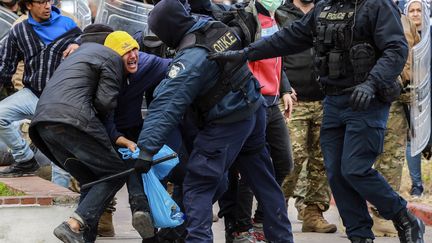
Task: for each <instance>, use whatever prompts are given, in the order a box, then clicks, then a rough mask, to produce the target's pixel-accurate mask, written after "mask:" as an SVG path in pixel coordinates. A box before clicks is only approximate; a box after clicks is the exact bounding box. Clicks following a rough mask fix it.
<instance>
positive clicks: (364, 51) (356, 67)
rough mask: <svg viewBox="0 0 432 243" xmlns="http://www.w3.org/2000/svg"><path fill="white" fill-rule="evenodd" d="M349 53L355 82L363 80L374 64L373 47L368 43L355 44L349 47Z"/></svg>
mask: <svg viewBox="0 0 432 243" xmlns="http://www.w3.org/2000/svg"><path fill="white" fill-rule="evenodd" d="M349 55H350V62H351V64H352V67H353V73H354V81H355V83H356V84H359V83H362V82H364V81H365V80H366V78H367V76H368V74H369V72H370V70H371V69H372V67H373V66H374V65H375V60H376V59H375V50H374V48H373V47H372V45H370V44H369V43H361V44H357V45H354V46H353V47H351V49H350V52H349Z"/></svg>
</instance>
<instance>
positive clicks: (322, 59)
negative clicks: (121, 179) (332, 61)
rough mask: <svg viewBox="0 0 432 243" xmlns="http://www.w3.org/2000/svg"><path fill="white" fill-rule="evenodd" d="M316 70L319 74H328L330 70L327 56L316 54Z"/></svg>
mask: <svg viewBox="0 0 432 243" xmlns="http://www.w3.org/2000/svg"><path fill="white" fill-rule="evenodd" d="M314 62H315V65H314V66H315V71H316V73H318V74H319V76H321V77H322V76H327V74H328V72H327V70H328V63H327V56H315V59H314Z"/></svg>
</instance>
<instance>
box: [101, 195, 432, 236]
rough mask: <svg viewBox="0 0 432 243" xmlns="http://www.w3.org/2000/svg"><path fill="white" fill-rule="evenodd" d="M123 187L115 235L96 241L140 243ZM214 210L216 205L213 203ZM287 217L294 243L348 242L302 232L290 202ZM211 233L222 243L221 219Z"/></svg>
mask: <svg viewBox="0 0 432 243" xmlns="http://www.w3.org/2000/svg"><path fill="white" fill-rule="evenodd" d="M126 193H127V192H126V190H125V188H123V189H122V190H121V191H120V192H119V194H117V199H118V204H117V211H116V212H115V213H114V224H115V230H116V236H115V237H113V238H99V239H98V240H97V241H96V242H97V243H114V242H116V243H120V242H122V243H140V242H141V240H140V237H139V235H138V233H137V232H136V231H135V230H134V229H133V228H132V226H131V223H130V222H131V213H130V209H129V205H128V204H127V194H126ZM214 208H215V210H217V206H216V205H215V207H214ZM215 212H217V211H215ZM288 212H289V218H290V219H291V223H292V225H293V230H294V240H295V242H296V243H349V240H348V239H347V238H346V236H345V235H344V234H342V233H340V232H337V233H334V234H319V233H302V232H301V222H299V221H297V210H296V209H295V208H294V206H293V203H290V207H289V210H288ZM325 217H326V218H327V219H328V220H329V221H330V222H331V223H336V224H337V223H338V220H339V219H338V218H339V216H338V212H337V209H336V208H335V207H331V208H330V210H329V211H328V212H326V213H325ZM213 234H214V238H215V241H214V242H215V243H224V242H225V238H224V234H225V232H224V226H223V220H219V222H217V223H214V224H213ZM425 239H426V241H425V243H432V227H427V229H426V237H425ZM398 242H399V240H398V239H397V238H377V239H376V240H375V243H398Z"/></svg>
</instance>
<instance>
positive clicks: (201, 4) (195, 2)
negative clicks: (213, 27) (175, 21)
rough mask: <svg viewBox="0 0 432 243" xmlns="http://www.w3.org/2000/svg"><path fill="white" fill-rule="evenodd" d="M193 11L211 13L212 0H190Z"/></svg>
mask: <svg viewBox="0 0 432 243" xmlns="http://www.w3.org/2000/svg"><path fill="white" fill-rule="evenodd" d="M188 2H189V5H190V7H191V11H192V13H199V14H209V13H211V2H210V0H189V1H188Z"/></svg>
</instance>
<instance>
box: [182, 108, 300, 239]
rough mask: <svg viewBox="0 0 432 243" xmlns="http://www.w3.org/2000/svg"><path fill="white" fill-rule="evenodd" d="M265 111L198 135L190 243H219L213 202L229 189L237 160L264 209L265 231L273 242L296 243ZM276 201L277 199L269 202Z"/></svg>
mask: <svg viewBox="0 0 432 243" xmlns="http://www.w3.org/2000/svg"><path fill="white" fill-rule="evenodd" d="M265 124H266V123H265V109H264V107H261V108H260V109H259V110H258V111H257V112H256V113H255V114H254V115H252V116H251V117H249V118H248V119H245V120H243V121H240V122H235V123H230V124H208V125H206V126H205V127H204V128H203V129H202V130H201V131H200V132H199V133H198V135H197V137H196V139H195V141H194V149H193V151H192V153H191V155H190V158H189V161H188V164H187V172H186V177H185V180H184V183H183V190H184V200H183V201H184V206H185V208H186V216H187V230H188V236H187V238H186V242H188V243H195V242H196V243H206V242H213V236H212V231H211V225H212V201H213V200H214V199H215V198H217V195H216V194H217V193H218V191H219V192H221V191H223V190H220V189H221V188H225V189H226V183H227V180H226V174H227V172H228V169H229V168H230V167H231V165H232V164H233V162H234V160H236V159H237V166H238V169H239V171H240V173H241V174H242V175H243V177H244V178H245V180H246V181H247V182H248V184H249V185H250V186H251V188H252V191H253V192H254V194H255V196H256V197H257V198H258V200H259V201H260V202H262V203H263V210H264V232H265V234H266V236H267V239H268V240H270V241H272V242H284V243H287V242H293V237H292V232H291V224H290V222H289V220H288V217H287V209H286V206H285V199H284V197H283V194H282V191H281V189H280V187H279V185H278V184H277V182H276V180H275V179H274V173H273V165H272V163H271V160H270V156H269V154H268V151H267V149H266V148H265V146H263V144H264V143H265ZM268 198H271V200H264V199H268Z"/></svg>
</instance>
